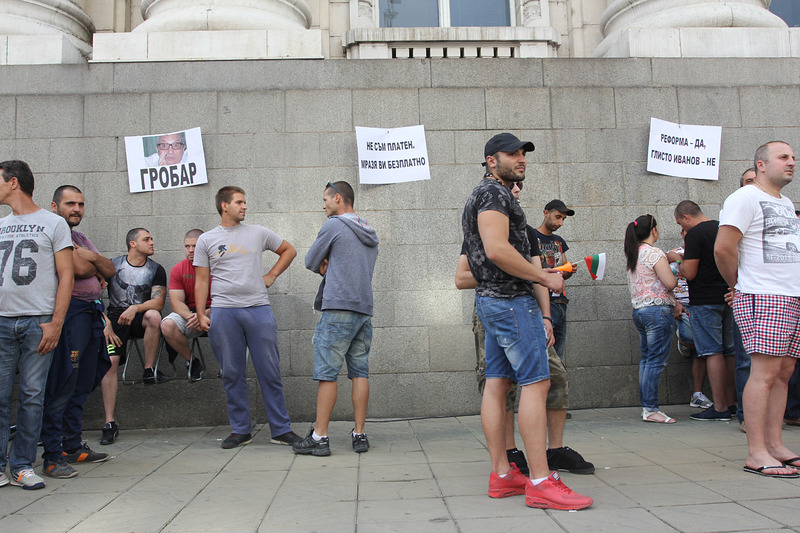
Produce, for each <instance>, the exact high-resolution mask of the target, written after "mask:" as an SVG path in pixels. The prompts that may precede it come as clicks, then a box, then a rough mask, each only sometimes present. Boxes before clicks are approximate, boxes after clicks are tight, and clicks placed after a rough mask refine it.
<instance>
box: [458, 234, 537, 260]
mask: <svg viewBox="0 0 800 533" xmlns="http://www.w3.org/2000/svg"><path fill="white" fill-rule="evenodd" d="M534 231H536V230H535V229H533V227H531V226H528V227H527V228H525V233H527V234H528V240H529V241H531V257H538V256H540V255H542V251H541V250H540V249H539V242H538V241H537V240H536V235H535V234H534V233H533V232H534ZM461 255H467V241H464V242H462V243H461Z"/></svg>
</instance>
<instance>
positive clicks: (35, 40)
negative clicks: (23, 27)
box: [0, 33, 86, 65]
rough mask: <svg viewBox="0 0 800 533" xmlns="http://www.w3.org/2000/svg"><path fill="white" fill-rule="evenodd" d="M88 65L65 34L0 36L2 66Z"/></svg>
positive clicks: (0, 60) (0, 62) (0, 61)
mask: <svg viewBox="0 0 800 533" xmlns="http://www.w3.org/2000/svg"><path fill="white" fill-rule="evenodd" d="M76 63H86V58H85V57H84V56H83V54H82V53H81V51H80V50H78V48H76V47H75V45H74V44H72V42H71V41H70V40H69V39H68V38H67V37H66V36H65V35H63V34H57V33H54V34H49V35H0V65H67V64H76Z"/></svg>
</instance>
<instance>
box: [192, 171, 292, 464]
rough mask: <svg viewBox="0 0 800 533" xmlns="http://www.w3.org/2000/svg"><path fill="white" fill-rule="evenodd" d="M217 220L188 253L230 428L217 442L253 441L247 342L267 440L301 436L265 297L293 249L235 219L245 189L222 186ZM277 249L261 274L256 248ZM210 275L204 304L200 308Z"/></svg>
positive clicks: (202, 324)
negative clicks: (286, 396) (286, 393)
mask: <svg viewBox="0 0 800 533" xmlns="http://www.w3.org/2000/svg"><path fill="white" fill-rule="evenodd" d="M215 201H216V206H217V212H218V213H219V214H220V225H219V226H217V227H216V228H214V229H212V230H211V231H207V232H206V233H203V234H202V235H200V237H199V238H198V239H197V247H196V248H195V253H194V267H195V291H194V296H195V302H196V304H197V320H198V321H199V322H200V327H202V328H203V330H204V331H208V339H209V341H211V348H212V349H213V350H214V355H215V356H216V358H217V361H219V367H220V369H221V370H222V385H223V387H225V398H226V401H227V404H228V419H229V420H230V423H231V429H232V430H233V431H232V433H231V434H230V435H228V437H227V438H226V439H225V440H223V441H222V448H225V449H229V448H236V447H237V446H244V445H245V444H249V443H250V442H252V440H253V439H252V434H251V431H252V427H251V425H250V398H249V396H248V393H247V378H246V375H245V371H246V370H247V349H248V348H249V349H250V357H251V358H252V360H253V367H254V368H255V370H256V376H257V377H258V384H259V386H260V387H261V397H262V398H263V400H264V410H265V411H266V413H267V418H268V419H269V429H270V433H271V435H272V439H271V442H273V443H275V444H287V445H292V444H294V443H295V442H298V441H300V440H301V438H300V436H298V435H296V434H295V433H294V432H293V431H292V426H291V421H290V420H289V413H288V412H287V411H286V400H285V399H284V397H283V382H282V381H281V369H280V355H279V354H278V326H277V324H276V323H275V316H274V315H273V314H272V309H271V308H270V305H269V297H268V295H267V288H268V287H271V286H272V284H273V283H275V279H276V278H277V277H278V276H279V275H280V274H281V273H282V272H283V271H284V270H286V269H287V268H289V265H290V264H291V263H292V261H293V260H294V258H295V256H296V255H297V252H296V251H295V249H294V247H293V246H292V245H291V244H289V243H288V242H287V241H285V240H283V239H282V238H281V237H280V236H278V235H277V234H276V233H275V232H274V231H272V230H270V229H268V228H265V227H263V226H255V225H252V226H251V225H249V224H242V221H243V220H244V217H245V212H246V211H247V202H246V201H245V197H244V190H243V189H241V188H239V187H234V186H228V187H223V188H221V189H220V190H219V191H217V195H216V198H215ZM266 250H270V251H272V252H274V253H275V254H277V255H278V260H277V261H276V262H275V265H273V267H272V268H271V269H270V271H269V272H267V273H266V274H265V275H264V276H262V275H261V272H262V270H261V261H262V255H263V252H264V251H266ZM211 276H213V277H214V285H213V287H212V291H211V293H210V294H211V310H210V312H207V309H206V301H207V299H208V295H209V284H210V278H211Z"/></svg>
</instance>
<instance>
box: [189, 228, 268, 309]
mask: <svg viewBox="0 0 800 533" xmlns="http://www.w3.org/2000/svg"><path fill="white" fill-rule="evenodd" d="M281 244H283V239H282V238H281V237H280V236H279V235H278V234H277V233H275V232H274V231H272V230H271V229H268V228H265V227H263V226H251V225H249V224H239V225H238V226H234V227H232V228H223V227H222V226H217V227H216V228H214V229H212V230H211V231H207V232H205V233H203V234H202V235H200V237H198V238H197V247H196V248H195V250H194V266H195V267H206V268H209V269H210V274H211V276H212V277H213V278H214V283H212V284H211V307H212V308H213V307H228V308H246V307H255V306H257V305H269V297H268V296H267V287H266V286H265V285H264V280H263V278H262V275H263V273H262V270H261V256H262V254H263V253H264V251H265V250H272V251H273V252H274V251H276V250H277V249H278V248H280V246H281Z"/></svg>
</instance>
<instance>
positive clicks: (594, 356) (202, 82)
mask: <svg viewBox="0 0 800 533" xmlns="http://www.w3.org/2000/svg"><path fill="white" fill-rule="evenodd" d="M798 61H800V60H798V59H464V60H459V59H447V60H417V59H414V60H403V61H391V60H363V61H347V60H325V61H260V62H259V61H208V62H185V63H166V62H165V63H130V64H89V65H88V66H87V65H74V66H5V67H0V74H2V75H0V154H2V155H0V158H2V159H12V158H19V159H24V160H26V161H28V162H29V163H30V164H31V166H32V168H33V170H34V173H35V174H36V177H37V188H36V193H35V195H34V196H35V198H34V199H35V201H36V202H37V203H38V204H39V205H40V206H42V207H47V206H49V202H50V196H51V195H52V191H53V190H54V189H55V187H57V186H58V185H61V184H64V183H72V184H75V185H77V186H79V187H81V188H82V189H83V190H84V192H85V195H86V200H87V208H86V218H85V220H84V222H83V223H82V224H81V226H80V229H81V230H83V231H85V232H86V233H87V234H88V235H89V236H90V238H92V239H93V241H94V242H95V243H96V244H97V246H98V247H99V248H100V250H101V251H102V252H103V253H104V254H106V255H107V256H110V257H113V256H116V255H121V254H122V253H124V251H125V248H124V236H125V233H126V232H127V230H128V229H129V228H131V227H134V226H145V227H147V228H149V229H150V230H151V231H152V232H153V235H154V237H155V242H156V254H155V256H154V259H155V260H156V261H159V262H161V263H162V264H163V265H164V266H165V268H167V269H169V268H171V267H172V265H174V264H175V263H176V262H177V261H178V260H180V259H181V258H182V238H183V234H184V233H185V231H186V230H188V229H190V228H192V227H195V226H197V227H201V228H211V227H213V226H214V225H215V224H216V223H217V221H218V216H217V214H216V211H215V209H214V205H213V195H214V193H215V192H216V190H217V189H218V188H219V187H221V186H223V185H228V184H235V185H239V186H241V187H243V188H244V189H245V190H246V191H247V199H248V205H249V210H248V221H249V222H250V223H257V224H264V225H267V226H269V227H271V228H273V229H274V230H276V231H277V232H278V233H279V234H281V235H282V236H283V237H284V238H285V239H286V240H288V241H289V242H291V243H292V244H293V245H294V246H295V247H296V248H297V249H298V252H299V256H298V258H297V259H296V260H295V263H294V264H293V265H292V266H291V267H290V268H289V270H288V271H287V272H286V273H285V274H284V275H283V276H281V277H280V278H279V279H278V281H277V282H276V283H275V285H274V286H273V287H272V288H271V289H270V297H271V299H272V303H273V308H274V311H275V315H276V317H277V320H278V325H279V332H280V335H279V344H280V349H281V355H282V361H281V369H282V373H283V376H284V385H285V392H286V399H287V404H288V407H289V411H290V413H291V415H292V417H293V418H294V419H295V420H297V421H308V420H311V419H312V418H313V415H314V404H315V392H316V384H315V383H314V382H313V381H312V380H311V370H312V354H313V346H312V344H311V337H312V335H313V329H314V325H315V323H316V321H317V318H318V316H317V315H315V313H314V311H313V310H312V302H313V299H314V294H315V292H316V289H317V285H318V282H319V278H318V277H317V276H316V275H314V274H312V273H310V272H308V271H306V270H305V269H304V267H303V256H304V255H305V252H306V251H307V250H308V248H309V246H310V245H311V243H312V242H313V240H314V237H315V236H316V233H317V231H318V229H319V227H320V225H321V224H322V222H323V220H324V214H323V212H322V202H321V195H322V191H323V187H324V185H325V183H326V182H327V181H328V180H337V179H344V180H348V181H349V182H350V183H351V184H353V185H354V186H355V189H356V211H357V212H358V213H360V214H361V215H363V216H365V217H366V218H367V219H368V220H370V221H371V223H372V224H373V225H374V226H375V227H376V229H377V231H378V234H379V236H380V238H381V245H380V255H379V258H378V264H377V267H376V271H375V281H374V289H375V303H376V305H375V317H374V320H373V324H374V326H375V333H374V335H375V337H374V344H373V352H372V354H371V366H372V373H373V374H372V380H371V384H372V396H371V401H370V412H369V414H370V416H373V417H405V416H427V415H459V414H466V413H476V412H478V410H479V403H480V399H479V396H478V394H477V390H476V387H475V382H474V366H475V363H474V347H473V341H472V332H471V326H470V324H471V315H472V305H473V304H472V292H471V291H464V292H459V291H457V290H456V289H455V287H454V284H453V276H454V272H455V265H456V260H457V256H458V253H459V250H460V243H461V227H460V217H461V211H462V209H463V205H464V201H465V199H466V198H467V196H468V195H469V192H470V191H471V189H472V187H474V185H475V184H476V183H477V182H478V181H479V180H480V178H481V175H482V168H481V166H480V163H481V161H482V159H483V158H482V154H483V145H484V143H485V142H486V140H487V139H488V138H489V137H490V136H491V135H493V134H494V133H497V132H500V131H506V130H509V131H512V132H514V133H516V134H517V135H518V136H519V137H520V138H523V139H530V140H532V141H533V142H534V143H535V144H536V148H537V149H536V151H535V152H534V153H532V154H530V156H529V158H528V162H529V166H528V178H527V181H526V187H525V190H524V191H523V193H522V198H521V202H522V205H523V207H524V208H525V210H526V213H527V214H528V217H529V222H530V223H531V224H532V225H534V226H537V225H538V224H539V223H540V222H541V216H542V215H541V211H542V208H543V206H544V204H545V203H547V202H548V201H549V200H551V199H553V198H561V199H563V200H564V201H565V202H566V203H567V205H569V206H570V207H573V208H574V209H575V211H576V215H575V217H572V218H569V219H568V220H567V223H566V224H565V226H564V227H563V228H562V229H561V231H560V234H561V235H562V236H563V237H564V238H566V239H567V241H568V242H569V245H570V251H569V252H568V254H567V255H568V257H569V258H570V259H571V260H573V261H574V260H580V259H581V258H582V257H583V256H584V255H589V254H593V253H599V252H606V253H607V254H608V259H609V263H608V270H607V274H606V278H605V279H604V280H603V281H592V280H591V279H590V278H589V276H588V274H587V273H586V271H585V269H584V270H583V271H581V272H578V273H577V274H576V275H575V276H573V277H572V279H570V280H569V282H568V283H567V287H568V295H569V297H570V298H571V303H570V310H569V320H570V322H569V333H568V340H567V356H566V364H567V368H568V370H569V371H570V375H571V381H572V383H571V387H570V390H571V392H572V398H571V400H572V405H573V407H574V408H586V407H606V406H627V405H636V404H637V403H638V392H637V374H638V358H639V352H638V335H637V333H636V330H635V328H634V327H633V324H632V322H631V308H630V301H629V295H628V289H627V286H626V281H625V274H624V267H623V255H622V237H623V233H624V229H625V226H626V225H627V224H628V222H629V221H631V220H632V219H633V218H635V217H636V216H638V215H640V214H643V213H653V214H654V215H656V217H657V218H658V220H659V223H660V224H662V233H661V235H662V241H661V242H660V245H661V246H662V247H663V248H670V247H673V246H675V245H677V244H678V238H679V235H678V226H677V225H676V224H675V223H674V219H673V218H672V209H673V208H674V205H675V204H676V203H677V202H679V201H680V200H683V199H687V198H688V199H692V200H694V201H696V202H697V203H699V204H700V205H701V206H702V207H703V208H704V210H705V211H706V212H707V213H708V214H709V215H711V216H716V215H717V214H718V212H719V209H720V206H721V203H722V201H723V200H724V199H725V197H726V196H727V195H728V194H729V193H730V192H732V191H733V190H734V189H735V188H736V186H737V180H738V177H739V175H740V173H741V172H742V170H743V169H744V168H745V167H747V166H748V165H749V164H751V163H749V162H750V160H751V159H752V155H753V152H754V151H755V148H756V147H757V146H758V145H759V144H761V143H763V142H766V141H768V140H772V139H775V138H780V139H783V140H786V141H788V142H789V143H790V144H792V145H794V146H795V147H800V127H798V120H797V119H798V112H797V110H796V109H795V108H796V107H797V106H796V105H794V103H795V102H796V101H797V100H798V96H800V92H799V91H800V89H798V77H799V76H800V75H798V74H797V73H798V72H800V69H798V67H799V66H800V63H798ZM651 116H655V117H657V118H661V119H665V120H670V121H675V122H683V123H688V124H707V125H720V126H722V127H723V130H722V154H721V159H722V164H721V173H720V179H719V180H718V181H695V180H687V179H683V178H672V177H666V176H660V175H654V174H650V173H648V172H647V171H646V161H645V158H646V150H647V136H648V128H649V119H650V117H651ZM414 124H423V125H424V126H425V129H426V137H427V143H428V152H429V154H428V155H429V160H430V162H431V176H432V179H431V180H430V181H425V182H414V183H405V184H395V185H358V174H357V167H356V145H355V133H354V126H372V127H396V126H408V125H414ZM196 126H200V127H201V128H202V133H203V146H204V149H205V153H206V161H207V166H208V176H209V184H208V185H203V186H198V187H191V188H184V189H179V190H170V191H160V192H150V193H140V194H131V193H129V192H128V184H127V175H126V160H125V146H124V137H125V136H126V135H146V134H154V133H160V132H166V131H175V130H179V129H183V128H189V127H196ZM785 193H786V194H787V195H788V196H789V197H792V198H794V197H800V194H799V193H800V185H797V184H792V185H790V186H789V187H787V188H786V189H785ZM7 212H8V210H7V208H0V214H1V215H5V214H6V213H7ZM273 260H274V256H271V255H270V254H267V255H266V256H265V268H269V267H270V266H271V264H272V262H273ZM165 312H166V311H165ZM203 342H204V343H205V344H204V346H205V348H206V360H207V363H208V366H209V372H208V376H207V378H206V379H205V380H203V381H201V382H200V383H197V384H193V385H189V384H187V383H186V382H185V381H184V380H183V379H176V380H174V381H172V382H169V383H166V384H164V385H160V386H156V387H147V388H145V387H144V386H143V385H141V384H134V385H130V386H123V387H121V388H120V399H119V402H118V410H119V413H118V419H119V420H120V424H121V425H122V426H123V427H126V428H133V427H154V426H167V425H198V424H224V423H226V420H227V416H226V412H225V407H224V397H223V391H222V387H221V383H220V381H219V379H218V378H217V368H218V367H217V365H216V363H215V361H214V358H213V356H211V352H210V349H209V348H208V345H207V341H203ZM165 361H166V357H164V356H163V355H162V365H165V364H166V362H165ZM168 370H169V369H168ZM140 371H141V369H140V367H139V363H138V361H132V362H131V368H130V370H129V372H131V376H133V377H135V378H137V379H138V378H139V376H140ZM176 376H177V377H178V378H183V377H185V370H184V369H183V368H182V366H179V368H178V369H177V374H176ZM340 383H341V384H340V402H339V404H338V405H337V408H336V410H335V412H334V416H335V417H338V418H348V417H350V416H351V415H352V413H351V408H350V406H349V394H350V388H349V383H347V379H346V378H342V379H341V380H340ZM257 389H258V387H257V385H256V383H255V381H254V380H251V395H252V402H251V403H252V405H253V415H252V416H253V418H254V419H255V420H256V421H259V422H263V421H264V412H263V408H262V407H261V405H260V404H261V402H260V400H259V393H258V390H257ZM690 392H691V391H690V376H689V361H688V360H685V359H683V358H682V356H680V355H678V354H677V352H675V353H674V354H673V358H672V360H671V362H670V368H669V369H668V371H667V372H665V373H664V378H663V383H662V402H663V403H665V404H669V403H684V402H686V401H688V398H689V395H690ZM102 422H103V420H102V408H101V402H100V398H99V394H95V395H93V396H92V397H91V398H90V400H89V403H88V404H87V413H86V423H87V427H99V426H100V425H102Z"/></svg>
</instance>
